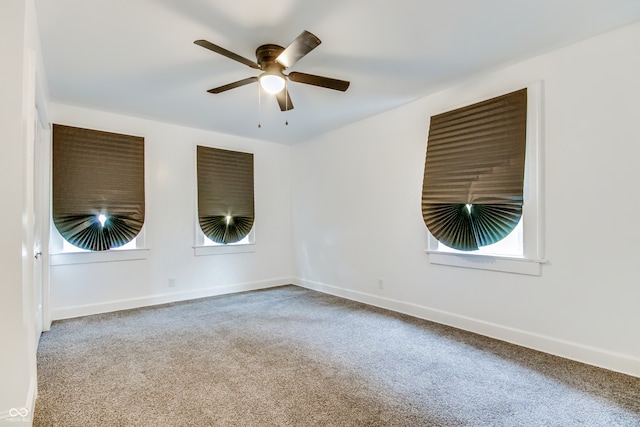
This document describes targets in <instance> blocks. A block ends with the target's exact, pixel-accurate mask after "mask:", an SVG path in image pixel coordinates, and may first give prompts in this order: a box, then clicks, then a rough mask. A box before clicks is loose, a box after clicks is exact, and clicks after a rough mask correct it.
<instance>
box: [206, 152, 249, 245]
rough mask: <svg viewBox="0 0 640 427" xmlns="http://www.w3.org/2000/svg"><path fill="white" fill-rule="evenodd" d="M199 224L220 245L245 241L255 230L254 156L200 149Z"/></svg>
mask: <svg viewBox="0 0 640 427" xmlns="http://www.w3.org/2000/svg"><path fill="white" fill-rule="evenodd" d="M196 155H197V175H198V222H199V223H200V228H201V229H202V232H203V233H204V235H205V236H207V237H208V238H210V239H211V240H213V241H214V242H217V243H225V244H226V243H235V242H238V241H240V240H242V239H243V238H244V237H245V236H246V235H247V234H249V232H250V231H251V228H252V227H253V222H254V197H253V195H254V194H253V154H250V153H241V152H238V151H229V150H222V149H219V148H211V147H203V146H198V147H197V149H196Z"/></svg>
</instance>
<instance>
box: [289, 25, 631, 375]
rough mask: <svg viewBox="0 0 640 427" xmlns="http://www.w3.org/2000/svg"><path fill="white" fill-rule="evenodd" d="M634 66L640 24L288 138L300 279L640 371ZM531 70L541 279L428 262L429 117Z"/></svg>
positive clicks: (520, 79)
mask: <svg viewBox="0 0 640 427" xmlns="http://www.w3.org/2000/svg"><path fill="white" fill-rule="evenodd" d="M638 76H640V23H635V24H633V25H630V26H627V27H624V28H621V29H618V30H616V31H613V32H610V33H607V34H604V35H601V36H598V37H595V38H592V39H589V40H586V41H583V42H581V43H578V44H575V45H572V46H569V47H566V48H563V49H560V50H557V51H554V52H551V53H549V54H546V55H544V56H540V57H537V58H534V59H531V60H528V61H526V62H523V63H519V64H516V65H513V66H510V67H507V68H504V69H501V70H497V71H493V72H491V73H486V74H484V75H479V76H475V77H473V78H470V79H467V80H466V81H464V82H461V83H460V84H459V85H458V86H456V87H453V88H450V89H448V90H444V91H442V92H439V93H436V94H433V95H431V96H427V97H426V98H423V99H421V100H419V101H417V102H414V103H412V104H410V105H406V106H404V107H402V108H400V109H397V110H395V111H391V112H388V113H384V114H381V115H379V116H377V117H374V118H371V119H369V120H365V121H362V122H359V123H357V124H354V125H351V126H348V127H346V128H343V129H340V130H337V131H334V132H332V133H330V134H327V135H324V136H322V137H319V138H317V139H316V140H314V141H310V142H308V143H304V144H299V145H296V146H294V147H293V165H294V168H293V179H292V182H293V183H294V186H293V189H292V191H293V193H292V200H293V212H294V216H293V219H294V222H293V224H294V241H295V247H294V253H295V254H296V268H297V270H296V276H297V283H299V284H300V285H303V286H307V287H311V288H315V289H320V290H323V291H325V292H330V293H335V294H338V295H342V296H345V297H349V298H353V299H357V300H361V301H365V302H369V303H372V304H376V305H380V306H384V307H388V308H393V309H396V310H399V311H404V312H407V313H410V314H414V315H416V316H420V317H424V318H427V319H432V320H436V321H439V322H443V323H448V324H451V325H455V326H458V327H461V328H464V329H468V330H472V331H476V332H480V333H483V334H486V335H490V336H494V337H497V338H500V339H504V340H507V341H511V342H515V343H518V344H521V345H525V346H529V347H532V348H537V349H541V350H543V351H547V352H551V353H555V354H559V355H563V356H565V357H569V358H573V359H577V360H581V361H585V362H587V363H591V364H595V365H600V366H603V367H607V368H610V369H614V370H619V371H622V372H626V373H630V374H632V375H636V376H640V333H639V332H638V326H639V325H640V309H639V307H638V303H639V302H640V280H639V279H638V277H640V249H639V247H640V246H639V245H638V242H639V241H640V227H638V226H637V222H638V221H637V216H638V212H639V211H640V198H639V197H638V194H639V193H638V186H637V184H638V176H637V162H638V158H640V127H639V126H638V120H639V118H640V115H639V112H640V109H639V108H638V100H639V99H640V79H639V78H638ZM536 80H543V81H544V86H545V88H544V103H545V106H544V121H545V129H544V130H543V138H544V147H545V167H544V181H545V185H544V198H543V203H544V206H545V208H544V216H545V231H544V246H545V247H546V251H545V255H546V258H547V259H548V263H547V264H546V265H544V266H543V269H542V275H541V276H537V277H536V276H523V275H517V274H510V273H499V272H489V271H481V270H471V269H463V268H456V267H449V266H439V265H431V264H429V259H428V255H427V254H425V253H424V250H425V248H426V234H427V231H426V227H425V225H424V223H423V221H422V217H421V210H420V199H421V187H422V174H423V169H424V159H425V153H426V137H427V133H428V121H429V117H430V116H431V115H432V114H437V113H441V112H444V111H446V110H448V109H452V108H455V107H459V106H463V105H466V104H470V103H473V102H476V101H479V100H482V99H486V98H489V97H493V96H496V95H500V94H502V93H505V92H507V91H510V90H514V89H518V88H521V87H525V86H526V85H527V84H528V83H530V82H533V81H536ZM379 278H383V279H384V288H383V289H379V288H378V279H379Z"/></svg>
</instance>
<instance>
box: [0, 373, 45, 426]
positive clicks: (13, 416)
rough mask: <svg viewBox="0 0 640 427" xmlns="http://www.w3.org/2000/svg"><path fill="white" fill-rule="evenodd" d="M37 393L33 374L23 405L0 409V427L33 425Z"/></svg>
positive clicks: (36, 384)
mask: <svg viewBox="0 0 640 427" xmlns="http://www.w3.org/2000/svg"><path fill="white" fill-rule="evenodd" d="M37 393H38V383H37V379H36V375H35V374H34V375H32V378H31V380H30V381H29V390H28V391H27V396H26V399H25V404H24V405H21V406H20V405H19V406H18V407H14V408H3V409H0V425H12V426H20V425H29V426H30V425H31V424H32V423H33V411H34V410H35V409H36V397H37Z"/></svg>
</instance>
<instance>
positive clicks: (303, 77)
mask: <svg viewBox="0 0 640 427" xmlns="http://www.w3.org/2000/svg"><path fill="white" fill-rule="evenodd" d="M194 43H195V44H197V45H198V46H202V47H204V48H205V49H209V50H211V51H213V52H216V53H218V54H220V55H223V56H226V57H227V58H229V59H233V60H234V61H238V62H240V63H242V64H245V65H248V66H249V67H251V68H255V69H257V70H262V74H260V75H258V76H255V77H248V78H246V79H242V80H238V81H236V82H233V83H229V84H226V85H223V86H219V87H216V88H213V89H209V90H208V91H207V92H209V93H221V92H225V91H227V90H229V89H234V88H237V87H240V86H244V85H247V84H249V83H254V82H259V83H260V86H261V87H262V88H263V89H264V90H265V91H267V92H269V93H272V94H275V96H276V99H277V100H278V104H279V105H280V110H282V111H287V110H291V109H293V104H292V102H291V97H290V96H289V92H288V90H287V85H286V80H290V81H292V82H296V83H304V84H308V85H313V86H319V87H324V88H327V89H333V90H339V91H342V92H344V91H346V90H347V89H348V88H349V82H348V81H345V80H338V79H332V78H329V77H323V76H317V75H315V74H306V73H299V72H297V71H292V72H290V73H289V74H285V73H284V70H286V69H287V68H289V67H291V66H292V65H293V64H295V63H296V62H298V61H299V60H300V59H301V58H302V57H303V56H305V55H306V54H308V53H309V52H311V51H312V50H313V49H315V48H316V47H318V45H319V44H320V43H321V41H320V39H319V38H318V37H316V36H315V35H313V34H311V33H310V32H308V31H303V32H302V33H301V34H300V35H299V36H298V37H296V39H295V40H294V41H293V42H291V44H290V45H289V46H287V47H286V48H284V47H282V46H278V45H276V44H263V45H262V46H260V47H258V49H256V59H257V62H254V61H252V60H250V59H247V58H245V57H243V56H240V55H238V54H236V53H233V52H231V51H229V50H227V49H224V48H222V47H220V46H218V45H215V44H213V43H211V42H208V41H206V40H196V41H195V42H194Z"/></svg>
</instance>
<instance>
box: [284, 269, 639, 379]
mask: <svg viewBox="0 0 640 427" xmlns="http://www.w3.org/2000/svg"><path fill="white" fill-rule="evenodd" d="M292 283H294V284H295V285H297V286H301V287H304V288H307V289H313V290H316V291H319V292H323V293H327V294H331V295H335V296H339V297H342V298H346V299H350V300H354V301H358V302H362V303H365V304H369V305H373V306H376V307H380V308H385V309H388V310H392V311H396V312H399V313H403V314H408V315H410V316H413V317H417V318H420V319H425V320H429V321H432V322H436V323H440V324H444V325H448V326H453V327H455V328H458V329H462V330H465V331H469V332H473V333H477V334H480V335H484V336H487V337H491V338H495V339H498V340H501V341H506V342H509V343H512V344H516V345H519V346H522V347H527V348H530V349H533V350H538V351H542V352H544V353H549V354H553V355H555V356H560V357H563V358H565V359H570V360H575V361H577V362H581V363H586V364H588V365H593V366H597V367H600V368H604V369H608V370H611V371H616V372H621V373H623V374H627V375H632V376H635V377H640V359H639V358H637V357H633V356H630V355H627V354H620V353H615V352H612V351H609V350H606V349H602V348H596V347H591V346H587V345H583V344H580V343H576V342H571V341H566V340H562V339H558V338H554V337H551V336H545V335H541V334H536V333H533V332H528V331H524V330H521V329H516V328H511V327H509V326H504V325H499V324H495V323H491V322H485V321H482V320H478V319H474V318H471V317H467V316H462V315H459V314H455V313H450V312H446V311H442V310H438V309H434V308H430V307H425V306H421V305H418V304H413V303H410V302H406V301H400V300H396V299H392V298H385V297H381V296H379V295H373V294H369V293H365V292H359V291H354V290H351V289H346V288H341V287H338V286H333V285H327V284H324V283H318V282H313V281H310V280H305V279H300V278H296V279H294V281H293V282H292Z"/></svg>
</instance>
